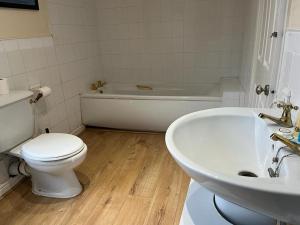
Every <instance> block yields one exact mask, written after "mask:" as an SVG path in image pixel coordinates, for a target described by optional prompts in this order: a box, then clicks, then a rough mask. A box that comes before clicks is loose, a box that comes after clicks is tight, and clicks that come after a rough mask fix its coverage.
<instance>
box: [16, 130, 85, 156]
mask: <svg viewBox="0 0 300 225" xmlns="http://www.w3.org/2000/svg"><path fill="white" fill-rule="evenodd" d="M83 148H84V143H83V141H82V140H81V139H80V138H78V137H76V136H74V135H70V134H60V133H50V134H42V135H40V136H38V137H36V138H34V139H32V140H31V141H29V142H27V143H26V144H24V145H23V146H22V151H21V154H22V156H23V157H24V158H28V159H32V160H38V161H55V160H61V159H66V158H69V157H71V156H73V155H76V154H77V153H79V152H80V151H82V149H83Z"/></svg>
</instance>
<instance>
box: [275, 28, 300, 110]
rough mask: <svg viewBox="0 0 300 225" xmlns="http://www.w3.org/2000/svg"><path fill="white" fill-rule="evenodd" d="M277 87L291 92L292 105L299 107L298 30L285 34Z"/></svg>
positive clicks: (299, 37) (299, 44) (299, 39)
mask: <svg viewBox="0 0 300 225" xmlns="http://www.w3.org/2000/svg"><path fill="white" fill-rule="evenodd" d="M278 85H279V88H278V90H283V89H285V88H287V89H289V90H291V91H292V99H291V101H292V103H294V104H295V105H297V106H300V30H299V31H288V32H287V34H286V39H285V47H284V57H283V66H282V69H281V74H280V79H279V84H278ZM279 97H280V96H279ZM294 116H296V113H295V112H294Z"/></svg>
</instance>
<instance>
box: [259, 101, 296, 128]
mask: <svg viewBox="0 0 300 225" xmlns="http://www.w3.org/2000/svg"><path fill="white" fill-rule="evenodd" d="M277 108H282V109H283V112H282V115H281V117H280V118H276V117H274V116H270V115H267V114H264V113H260V114H259V115H258V116H259V117H260V118H262V119H269V120H271V121H273V122H274V123H277V124H278V125H280V126H283V127H287V128H291V127H293V121H292V113H291V112H292V110H293V109H294V110H298V109H299V107H298V106H294V105H292V104H291V103H285V102H280V103H278V104H277Z"/></svg>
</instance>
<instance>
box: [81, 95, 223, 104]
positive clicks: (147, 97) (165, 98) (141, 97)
mask: <svg viewBox="0 0 300 225" xmlns="http://www.w3.org/2000/svg"><path fill="white" fill-rule="evenodd" d="M80 97H81V98H90V99H120V100H121V99H124V100H160V101H209V102H222V97H221V96H164V95H122V94H105V93H104V94H101V93H82V94H80Z"/></svg>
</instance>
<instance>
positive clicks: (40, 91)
mask: <svg viewBox="0 0 300 225" xmlns="http://www.w3.org/2000/svg"><path fill="white" fill-rule="evenodd" d="M30 91H32V92H33V98H31V99H30V101H29V102H30V104H35V103H37V102H38V101H39V100H40V99H41V98H43V97H46V96H48V95H49V94H50V93H51V89H50V88H49V87H46V86H45V87H42V86H40V85H37V86H33V87H31V88H30Z"/></svg>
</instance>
